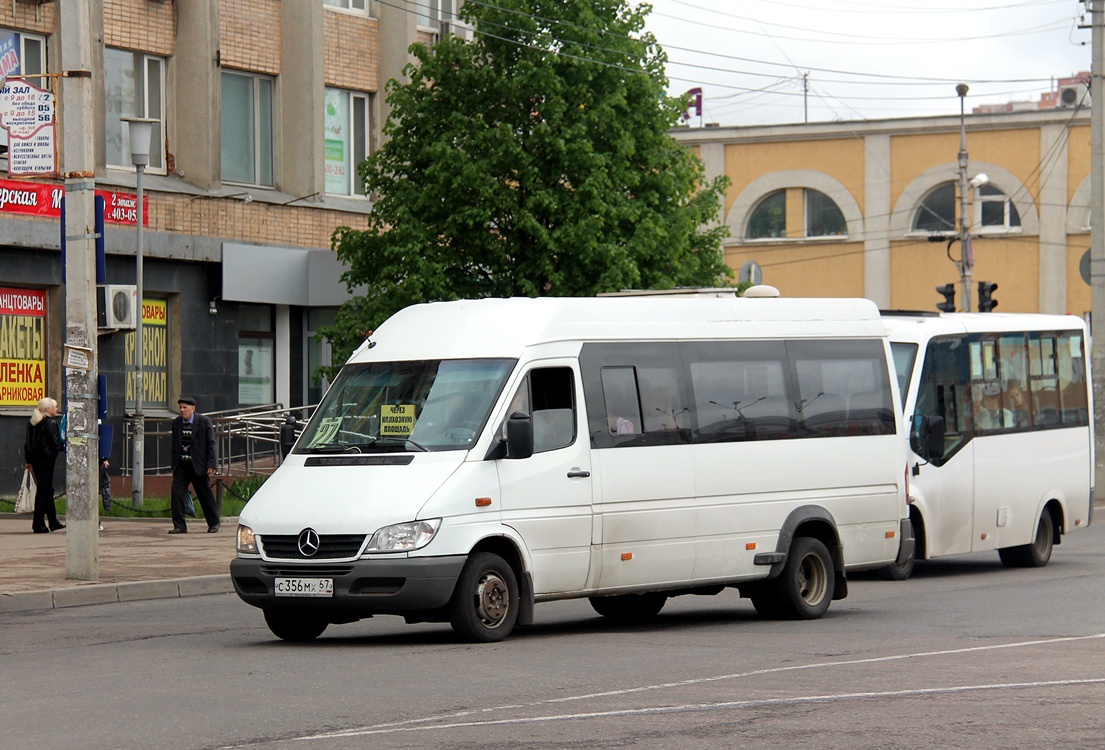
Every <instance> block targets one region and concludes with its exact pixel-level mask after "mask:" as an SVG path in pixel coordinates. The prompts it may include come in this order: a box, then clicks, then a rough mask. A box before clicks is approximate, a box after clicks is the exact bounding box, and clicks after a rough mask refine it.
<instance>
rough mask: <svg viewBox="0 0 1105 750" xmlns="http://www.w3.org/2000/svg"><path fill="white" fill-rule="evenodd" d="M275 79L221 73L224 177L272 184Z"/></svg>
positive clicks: (238, 180)
mask: <svg viewBox="0 0 1105 750" xmlns="http://www.w3.org/2000/svg"><path fill="white" fill-rule="evenodd" d="M272 94H273V80H272V79H271V78H265V77H263V76H255V75H248V74H245V73H230V72H227V71H224V72H223V74H222V178H223V180H225V181H227V182H242V183H246V184H251V185H272V184H274V183H273V174H272V173H273V169H272V162H273V159H272V156H273V151H272V142H273V138H272Z"/></svg>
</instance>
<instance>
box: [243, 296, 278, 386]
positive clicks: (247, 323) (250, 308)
mask: <svg viewBox="0 0 1105 750" xmlns="http://www.w3.org/2000/svg"><path fill="white" fill-rule="evenodd" d="M238 320H239V324H238V405H239V406H257V405H268V404H271V403H273V402H274V401H275V398H276V397H275V392H276V391H275V388H274V382H273V370H274V367H273V363H274V361H275V359H274V357H275V346H274V344H275V343H276V335H275V334H274V333H273V331H274V326H273V322H272V308H271V307H269V306H268V305H242V306H240V307H239V308H238Z"/></svg>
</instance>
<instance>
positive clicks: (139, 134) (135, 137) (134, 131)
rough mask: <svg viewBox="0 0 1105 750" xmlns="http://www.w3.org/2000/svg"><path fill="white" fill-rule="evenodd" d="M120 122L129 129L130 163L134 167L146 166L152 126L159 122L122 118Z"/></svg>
mask: <svg viewBox="0 0 1105 750" xmlns="http://www.w3.org/2000/svg"><path fill="white" fill-rule="evenodd" d="M122 121H123V122H125V123H126V124H127V125H128V126H129V128H130V163H131V164H133V165H134V166H136V167H145V166H148V165H149V163H150V141H151V140H152V136H153V126H154V124H155V123H157V122H159V121H158V120H153V119H151V118H149V117H124V118H122Z"/></svg>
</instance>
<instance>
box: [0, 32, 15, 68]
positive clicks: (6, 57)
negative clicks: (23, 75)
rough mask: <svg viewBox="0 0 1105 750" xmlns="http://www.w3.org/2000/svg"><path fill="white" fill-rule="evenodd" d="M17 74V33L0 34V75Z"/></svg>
mask: <svg viewBox="0 0 1105 750" xmlns="http://www.w3.org/2000/svg"><path fill="white" fill-rule="evenodd" d="M11 75H19V35H18V34H3V35H0V76H11Z"/></svg>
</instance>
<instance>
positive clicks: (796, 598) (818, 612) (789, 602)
mask: <svg viewBox="0 0 1105 750" xmlns="http://www.w3.org/2000/svg"><path fill="white" fill-rule="evenodd" d="M835 587H836V574H835V571H834V569H833V559H832V557H831V556H830V555H829V550H828V548H827V547H826V546H825V545H824V544H823V543H822V542H821V541H820V540H819V539H814V538H813V537H807V536H800V537H797V538H795V540H794V543H793V544H791V547H790V554H789V555H787V562H786V565H785V566H783V572H782V573H780V574H779V577H778V578H774V579H772V580H770V581H765V582H764V584H763V585H762V588H758V589H757V590H756V593H755V594H753V596H752V606H753V607H755V608H756V611H757V612H759V613H760V615H762V616H764V617H769V618H773V619H786V620H816V619H817V618H819V617H821V616H822V615H823V614H825V612H827V611H828V609H829V603H830V602H832V600H833V593H834V591H835Z"/></svg>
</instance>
